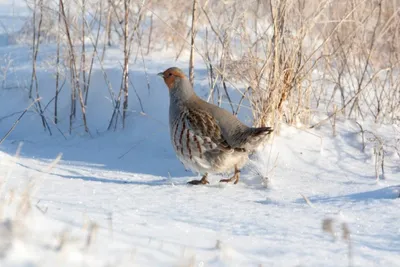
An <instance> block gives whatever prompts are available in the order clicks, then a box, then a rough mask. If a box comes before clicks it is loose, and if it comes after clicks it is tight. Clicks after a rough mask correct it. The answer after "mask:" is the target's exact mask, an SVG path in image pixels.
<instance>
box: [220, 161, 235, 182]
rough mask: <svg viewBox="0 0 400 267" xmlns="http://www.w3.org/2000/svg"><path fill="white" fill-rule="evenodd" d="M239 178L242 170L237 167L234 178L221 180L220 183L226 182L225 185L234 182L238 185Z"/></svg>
mask: <svg viewBox="0 0 400 267" xmlns="http://www.w3.org/2000/svg"><path fill="white" fill-rule="evenodd" d="M239 177H240V170H239V169H238V168H237V167H236V165H235V173H234V174H233V176H232V177H231V178H229V179H221V180H219V182H224V183H230V182H233V183H234V184H237V183H238V182H239Z"/></svg>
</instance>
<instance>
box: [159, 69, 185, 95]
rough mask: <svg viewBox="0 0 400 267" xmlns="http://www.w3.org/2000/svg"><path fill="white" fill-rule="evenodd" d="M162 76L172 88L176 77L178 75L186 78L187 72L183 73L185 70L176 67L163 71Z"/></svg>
mask: <svg viewBox="0 0 400 267" xmlns="http://www.w3.org/2000/svg"><path fill="white" fill-rule="evenodd" d="M162 76H163V78H164V82H165V83H166V85H167V86H168V88H169V89H170V90H171V89H172V88H173V87H174V83H175V79H176V78H177V77H179V78H185V74H183V72H182V71H181V70H180V69H179V68H176V67H172V68H169V69H167V70H166V71H164V72H163V75H162Z"/></svg>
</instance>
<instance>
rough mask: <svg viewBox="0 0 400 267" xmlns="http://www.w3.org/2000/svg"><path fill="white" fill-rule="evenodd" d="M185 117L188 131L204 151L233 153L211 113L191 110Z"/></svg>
mask: <svg viewBox="0 0 400 267" xmlns="http://www.w3.org/2000/svg"><path fill="white" fill-rule="evenodd" d="M185 117H186V121H187V124H188V127H189V129H191V131H192V132H193V135H194V136H195V139H197V142H199V143H200V145H201V147H202V148H203V150H204V151H209V152H218V151H225V152H229V151H232V152H233V148H232V147H231V146H230V145H229V144H228V142H227V141H226V139H225V138H224V136H223V135H222V132H221V128H220V126H219V125H218V123H217V121H216V120H215V118H214V117H213V116H212V114H211V113H209V112H207V111H205V110H200V109H196V108H191V109H190V110H189V111H188V112H187V114H186V116H185ZM195 145H197V144H195Z"/></svg>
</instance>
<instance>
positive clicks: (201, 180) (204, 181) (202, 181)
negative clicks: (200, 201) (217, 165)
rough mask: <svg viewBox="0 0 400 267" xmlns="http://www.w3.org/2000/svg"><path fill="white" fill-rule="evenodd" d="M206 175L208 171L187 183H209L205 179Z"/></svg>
mask: <svg viewBox="0 0 400 267" xmlns="http://www.w3.org/2000/svg"><path fill="white" fill-rule="evenodd" d="M207 175H208V173H205V174H204V175H203V177H202V178H201V179H200V180H192V181H190V182H188V184H193V185H198V184H209V182H208V181H207Z"/></svg>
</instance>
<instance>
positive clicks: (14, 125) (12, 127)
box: [0, 98, 40, 145]
mask: <svg viewBox="0 0 400 267" xmlns="http://www.w3.org/2000/svg"><path fill="white" fill-rule="evenodd" d="M38 101H40V98H36V99H35V100H34V101H33V102H32V103H30V104H29V106H28V107H27V108H26V109H25V110H24V111H23V112H22V114H21V115H20V116H19V117H18V119H17V120H16V121H15V122H14V124H13V125H12V126H11V128H10V130H8V132H7V133H6V134H5V135H4V136H3V138H1V140H0V145H1V144H2V143H3V142H4V140H6V138H7V137H8V136H9V135H10V134H11V132H12V131H13V130H14V128H15V127H16V126H17V124H18V123H19V122H20V120H21V119H22V117H23V116H24V115H25V113H26V112H27V111H28V110H29V109H30V108H31V107H32V106H33V105H34V104H35V103H36V102H38Z"/></svg>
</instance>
